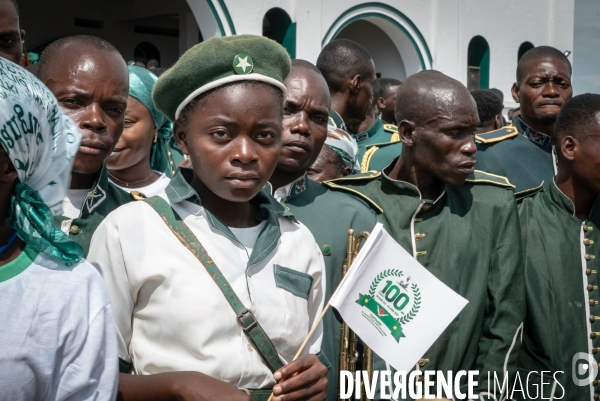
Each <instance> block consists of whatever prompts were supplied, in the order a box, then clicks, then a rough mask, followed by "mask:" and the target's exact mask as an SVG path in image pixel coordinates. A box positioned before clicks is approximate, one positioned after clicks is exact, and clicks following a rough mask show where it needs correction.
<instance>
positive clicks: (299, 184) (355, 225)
mask: <svg viewBox="0 0 600 401" xmlns="http://www.w3.org/2000/svg"><path fill="white" fill-rule="evenodd" d="M281 201H282V202H284V204H285V205H286V206H287V207H288V208H289V209H290V211H291V212H292V213H293V214H294V216H295V217H296V218H297V219H298V221H300V222H301V223H302V224H304V225H305V226H306V227H308V229H309V230H310V232H311V233H312V234H313V236H314V237H315V240H316V241H317V244H318V245H319V247H320V248H321V252H322V253H323V259H324V260H325V270H326V271H327V287H326V289H325V299H326V300H329V298H330V297H331V294H332V293H333V291H334V290H335V289H336V287H337V285H338V284H339V282H340V280H341V279H342V263H343V261H344V259H345V258H346V248H347V242H348V229H350V228H352V229H354V231H355V235H358V233H359V232H361V231H369V232H370V231H371V230H372V229H373V227H374V226H375V223H377V216H376V215H375V213H374V212H373V211H372V210H371V209H370V208H369V207H368V206H367V205H366V204H365V202H363V201H362V200H359V199H358V198H356V197H354V196H352V195H350V196H348V195H347V194H344V193H341V192H338V191H331V190H329V189H328V188H327V187H325V186H324V185H322V184H319V183H317V182H315V181H312V180H309V179H308V178H307V176H306V175H304V176H303V177H300V178H299V179H298V180H296V181H295V182H294V183H293V185H292V186H291V188H290V189H289V195H288V196H287V197H285V198H282V199H281ZM340 329H341V319H339V318H338V317H336V315H335V314H334V312H333V309H331V310H329V311H328V312H327V313H326V314H325V318H324V320H323V342H322V345H321V350H322V351H323V353H324V354H325V355H326V356H327V359H328V360H329V362H330V364H331V366H330V369H329V374H328V377H327V379H328V380H329V387H328V391H327V399H328V400H337V399H338V390H339V385H338V381H339V359H340V334H341V333H340Z"/></svg>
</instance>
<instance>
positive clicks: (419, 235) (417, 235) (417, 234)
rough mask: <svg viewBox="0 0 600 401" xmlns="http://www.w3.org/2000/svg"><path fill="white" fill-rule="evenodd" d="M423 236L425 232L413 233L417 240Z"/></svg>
mask: <svg viewBox="0 0 600 401" xmlns="http://www.w3.org/2000/svg"><path fill="white" fill-rule="evenodd" d="M424 236H425V234H419V233H416V234H415V239H416V240H417V241H420V240H421V238H423V237H424Z"/></svg>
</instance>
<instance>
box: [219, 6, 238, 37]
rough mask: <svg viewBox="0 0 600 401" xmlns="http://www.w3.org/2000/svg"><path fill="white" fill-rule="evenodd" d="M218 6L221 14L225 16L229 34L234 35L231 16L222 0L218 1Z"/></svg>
mask: <svg viewBox="0 0 600 401" xmlns="http://www.w3.org/2000/svg"><path fill="white" fill-rule="evenodd" d="M219 4H220V5H221V10H223V13H224V14H225V18H227V24H228V25H229V30H230V31H231V34H232V35H236V33H235V26H233V20H232V19H231V15H229V10H228V9H227V6H226V5H225V2H224V1H223V0H219Z"/></svg>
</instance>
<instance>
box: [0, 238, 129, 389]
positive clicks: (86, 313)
mask: <svg viewBox="0 0 600 401" xmlns="http://www.w3.org/2000/svg"><path fill="white" fill-rule="evenodd" d="M36 255H37V256H36ZM32 260H33V261H32ZM0 294H2V295H1V297H0V322H2V323H1V324H0V339H1V341H0V399H2V400H11V401H20V400H23V401H25V400H67V399H68V400H114V399H115V397H116V392H117V377H118V372H119V368H118V359H117V338H116V334H115V328H114V323H113V317H112V310H111V306H110V302H109V298H108V294H107V292H106V289H105V287H104V283H103V282H102V277H100V275H99V274H98V272H97V271H96V269H94V267H93V266H92V265H90V264H89V263H88V262H86V261H85V260H81V261H80V262H79V263H77V264H75V265H73V266H70V267H69V268H66V267H65V266H64V264H58V263H57V259H54V258H51V257H49V256H46V255H45V254H42V253H39V254H38V253H37V251H35V250H34V249H33V248H30V247H29V246H27V247H26V248H25V250H24V251H23V252H21V254H20V255H19V256H18V257H17V258H16V259H14V260H13V261H11V262H9V263H8V264H6V265H4V266H1V267H0Z"/></svg>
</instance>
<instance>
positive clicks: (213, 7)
mask: <svg viewBox="0 0 600 401" xmlns="http://www.w3.org/2000/svg"><path fill="white" fill-rule="evenodd" d="M206 3H207V4H208V7H209V8H210V12H212V14H213V17H215V20H216V21H217V26H218V27H219V32H221V36H226V35H225V28H223V24H222V23H221V18H219V13H218V12H217V10H216V9H215V6H214V5H213V3H212V0H206Z"/></svg>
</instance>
